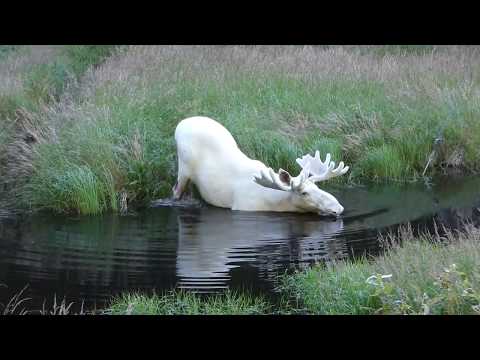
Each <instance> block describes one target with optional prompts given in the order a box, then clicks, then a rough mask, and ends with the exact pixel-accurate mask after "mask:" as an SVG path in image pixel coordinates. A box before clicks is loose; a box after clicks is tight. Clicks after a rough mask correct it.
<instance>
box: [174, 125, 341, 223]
mask: <svg viewBox="0 0 480 360" xmlns="http://www.w3.org/2000/svg"><path fill="white" fill-rule="evenodd" d="M175 141H176V143H177V154H178V180H177V185H176V186H175V187H174V189H173V192H174V197H175V198H179V197H181V195H182V193H183V192H184V190H185V187H186V185H187V183H188V181H192V182H193V183H194V184H195V185H196V187H197V188H198V190H199V192H200V195H201V196H202V198H203V199H204V200H205V201H206V202H208V203H210V204H212V205H214V206H219V207H224V208H230V209H232V210H245V211H291V212H317V213H319V214H335V215H338V214H340V213H342V211H343V207H342V206H341V205H340V204H339V202H338V201H337V200H336V199H335V197H333V196H332V195H331V194H329V193H327V192H325V191H322V190H320V189H319V188H318V187H317V186H316V185H315V184H314V183H313V182H311V181H309V180H307V181H305V182H304V183H303V185H302V186H301V187H300V188H299V189H297V190H296V191H281V190H274V189H271V188H267V187H264V186H261V185H259V184H257V183H256V182H254V181H253V179H254V175H255V176H258V174H259V173H260V171H261V170H262V169H267V167H266V166H265V164H263V163H262V162H260V161H258V160H252V159H250V158H249V157H247V156H246V155H245V154H244V153H243V152H242V151H241V150H240V149H239V148H238V146H237V143H236V141H235V139H234V138H233V137H232V135H231V134H230V132H229V131H228V130H227V129H225V127H223V126H222V125H221V124H219V123H218V122H216V121H215V120H212V119H210V118H207V117H200V116H196V117H191V118H187V119H185V120H182V121H181V122H180V123H179V124H178V125H177V128H176V130H175ZM302 194H303V195H302Z"/></svg>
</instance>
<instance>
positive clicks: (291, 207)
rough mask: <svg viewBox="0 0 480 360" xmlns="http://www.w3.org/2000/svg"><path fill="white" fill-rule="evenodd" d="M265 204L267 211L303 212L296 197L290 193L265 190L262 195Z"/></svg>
mask: <svg viewBox="0 0 480 360" xmlns="http://www.w3.org/2000/svg"><path fill="white" fill-rule="evenodd" d="M261 195H262V200H263V204H265V206H266V207H267V209H269V210H270V209H271V210H274V211H292V212H303V211H304V210H303V209H301V208H300V207H299V206H298V205H297V201H295V197H296V195H295V194H294V193H292V192H289V191H279V190H273V189H267V188H264V189H263V191H262V193H261Z"/></svg>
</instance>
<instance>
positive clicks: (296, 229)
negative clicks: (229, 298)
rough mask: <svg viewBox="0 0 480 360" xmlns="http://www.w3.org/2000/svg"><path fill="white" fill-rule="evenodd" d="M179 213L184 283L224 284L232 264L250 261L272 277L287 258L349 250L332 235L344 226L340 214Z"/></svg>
mask: <svg viewBox="0 0 480 360" xmlns="http://www.w3.org/2000/svg"><path fill="white" fill-rule="evenodd" d="M177 219H178V227H179V229H178V248H177V264H176V267H177V276H178V278H179V287H180V288H188V287H193V288H197V289H198V288H201V287H202V286H207V287H208V288H209V289H210V290H211V289H212V288H215V287H219V288H224V287H226V286H227V281H228V280H229V279H230V274H229V271H230V269H233V268H235V267H238V266H240V265H241V264H242V263H246V262H249V263H250V264H249V265H251V266H254V267H256V268H257V269H258V271H259V272H260V273H261V274H262V276H264V277H268V278H270V277H271V276H275V270H278V269H280V268H281V267H282V266H285V264H288V263H299V264H304V263H308V262H310V263H311V262H313V261H317V260H320V259H322V258H337V257H343V256H345V255H346V246H345V244H343V242H342V243H341V240H340V239H334V238H333V237H334V235H335V234H338V233H340V232H341V231H342V230H343V221H342V220H341V219H336V220H334V219H328V220H319V218H318V216H316V215H307V214H304V215H301V216H300V215H298V214H289V213H285V214H281V215H279V214H278V213H276V214H272V213H263V212H262V213H258V212H256V213H252V212H242V211H239V212H231V211H226V210H224V209H217V208H203V209H195V210H181V211H179V212H178V217H177ZM339 240H340V241H339Z"/></svg>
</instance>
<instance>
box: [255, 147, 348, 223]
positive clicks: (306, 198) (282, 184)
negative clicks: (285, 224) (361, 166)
mask: <svg viewBox="0 0 480 360" xmlns="http://www.w3.org/2000/svg"><path fill="white" fill-rule="evenodd" d="M330 158H331V156H330V154H327V156H326V158H325V161H323V162H322V160H321V159H320V152H319V151H318V150H317V151H316V152H315V157H312V156H311V155H310V154H307V155H304V156H302V158H298V159H297V160H296V161H297V163H298V164H299V165H300V166H301V167H302V170H301V172H300V174H299V175H298V176H296V177H292V176H291V175H290V174H289V173H288V172H287V171H285V170H283V169H280V170H279V171H278V173H275V171H274V170H273V169H272V168H264V169H262V170H261V171H260V176H254V181H255V182H256V183H257V184H259V185H262V186H264V187H267V188H271V189H275V190H281V191H288V192H291V193H292V201H293V202H294V204H295V205H296V207H298V208H299V209H302V210H304V211H309V212H317V213H318V214H320V215H335V216H338V215H340V214H341V213H342V212H343V210H344V208H343V206H342V205H340V203H339V202H338V200H337V199H336V198H335V197H334V196H333V195H331V194H329V193H328V192H326V191H323V190H321V189H319V188H318V187H317V186H316V185H315V183H317V182H321V181H325V180H328V179H331V178H334V177H337V176H341V175H343V174H345V173H346V172H347V171H348V169H349V167H348V166H345V165H344V163H343V161H341V162H340V163H339V164H338V167H337V168H335V162H334V161H330Z"/></svg>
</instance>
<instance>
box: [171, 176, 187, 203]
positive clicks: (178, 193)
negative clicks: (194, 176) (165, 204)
mask: <svg viewBox="0 0 480 360" xmlns="http://www.w3.org/2000/svg"><path fill="white" fill-rule="evenodd" d="M188 183H189V179H188V178H187V177H181V176H179V177H178V180H177V183H176V184H175V186H174V187H173V188H172V191H173V199H174V200H179V199H181V197H182V196H183V194H184V193H185V190H186V189H187V185H188Z"/></svg>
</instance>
